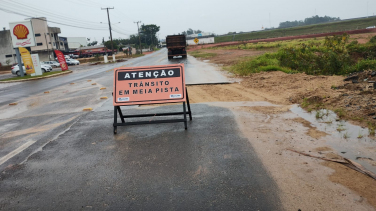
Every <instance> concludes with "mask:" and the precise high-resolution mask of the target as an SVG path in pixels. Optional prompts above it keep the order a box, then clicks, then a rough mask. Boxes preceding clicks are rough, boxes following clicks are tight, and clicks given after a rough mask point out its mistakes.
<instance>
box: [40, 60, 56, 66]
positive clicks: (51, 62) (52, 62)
mask: <svg viewBox="0 0 376 211" xmlns="http://www.w3.org/2000/svg"><path fill="white" fill-rule="evenodd" d="M40 64H45V65H50V66H52V67H60V63H59V62H56V61H45V62H41V63H40Z"/></svg>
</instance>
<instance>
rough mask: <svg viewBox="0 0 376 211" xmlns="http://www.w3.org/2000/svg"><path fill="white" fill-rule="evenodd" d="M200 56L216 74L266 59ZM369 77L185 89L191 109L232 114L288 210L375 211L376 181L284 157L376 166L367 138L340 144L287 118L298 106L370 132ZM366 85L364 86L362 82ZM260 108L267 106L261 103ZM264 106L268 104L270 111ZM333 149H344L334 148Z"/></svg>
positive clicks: (288, 78)
mask: <svg viewBox="0 0 376 211" xmlns="http://www.w3.org/2000/svg"><path fill="white" fill-rule="evenodd" d="M200 51H202V52H204V53H210V54H211V55H215V56H212V57H211V58H205V60H206V62H210V63H214V64H216V65H217V66H227V65H231V64H234V63H235V62H236V61H238V60H239V59H241V58H242V57H249V56H257V55H260V54H263V53H264V52H265V51H256V50H215V49H203V50H200ZM208 60H209V61H208ZM371 74H372V72H363V73H360V74H358V79H357V81H356V82H355V83H353V81H352V80H350V81H344V79H345V77H343V76H312V75H306V74H302V73H300V74H286V73H283V72H278V71H276V72H261V73H256V74H252V75H251V76H249V77H241V78H240V80H239V82H238V83H233V84H222V85H199V86H188V92H189V98H190V101H191V103H208V104H212V105H214V106H223V107H227V108H229V109H231V110H232V111H233V112H234V115H235V117H236V119H237V122H238V125H239V130H240V131H241V132H242V134H244V136H245V137H246V138H247V139H248V140H249V141H250V142H251V144H252V146H253V147H254V148H255V151H256V152H257V154H258V156H259V157H260V158H261V160H262V161H263V163H264V165H265V166H266V168H267V169H268V171H269V172H270V174H271V175H272V177H273V178H274V179H275V181H276V183H277V184H278V186H279V187H280V192H281V194H280V195H281V197H282V201H283V204H284V208H285V210H298V209H301V210H374V209H375V207H376V198H375V197H374V195H375V194H376V188H374V187H376V181H375V180H373V179H371V178H370V177H367V176H365V175H363V174H361V173H359V172H356V171H354V170H352V169H349V168H347V167H345V166H343V165H341V164H337V163H332V162H325V161H322V160H319V159H315V158H310V157H305V156H301V155H299V154H297V153H294V152H291V151H288V150H287V149H289V148H291V149H295V150H297V151H301V152H305V153H308V154H312V155H315V156H318V157H328V158H335V159H336V158H341V157H342V156H347V155H348V154H351V153H355V154H356V153H358V154H359V153H360V155H362V156H364V155H367V156H369V157H371V159H373V160H376V158H375V157H374V156H373V155H374V154H375V153H376V145H375V144H374V143H375V142H374V141H373V140H372V139H371V138H369V137H367V139H364V140H363V139H357V138H356V137H355V138H343V136H342V135H341V136H338V135H337V134H333V132H331V131H323V130H322V129H319V128H316V126H315V125H314V124H313V123H312V122H309V121H307V120H306V119H303V118H302V117H301V116H299V115H296V114H295V113H294V114H292V113H291V112H290V108H291V107H292V106H293V105H294V104H301V106H304V107H305V109H306V110H312V111H314V110H316V109H322V108H328V109H332V110H338V109H339V110H338V113H339V114H340V115H341V118H342V119H345V120H350V122H352V123H356V124H357V125H361V126H368V122H374V121H376V120H374V119H373V117H374V116H373V115H370V111H372V109H373V110H375V109H374V108H375V106H376V102H375V100H376V98H375V92H374V91H373V90H371V89H368V88H367V85H368V81H369V80H373V78H375V80H376V77H372V76H371ZM231 77H235V78H236V76H231ZM365 79H367V80H366V81H364V80H365ZM366 89H367V90H366ZM261 101H264V102H265V103H260V102H261ZM266 102H269V103H272V104H270V105H268V104H267V103H266ZM371 113H372V112H371ZM375 116H376V115H375ZM340 122H341V121H339V122H335V121H334V123H333V124H335V125H334V127H336V124H342V123H340ZM319 124H325V123H322V122H319V121H317V122H316V125H319ZM323 127H326V126H325V125H324V126H323ZM336 132H337V131H336ZM355 135H356V134H355ZM343 142H346V143H350V144H349V146H352V144H351V143H353V144H354V147H353V148H352V147H350V148H347V149H346V150H339V148H341V147H342V145H343V144H341V143H343ZM333 143H334V144H335V145H337V146H341V147H337V148H333V147H332V146H331V144H333ZM341 149H342V148H341ZM343 153H347V154H343ZM357 161H358V160H357ZM370 165H371V166H372V165H374V164H370Z"/></svg>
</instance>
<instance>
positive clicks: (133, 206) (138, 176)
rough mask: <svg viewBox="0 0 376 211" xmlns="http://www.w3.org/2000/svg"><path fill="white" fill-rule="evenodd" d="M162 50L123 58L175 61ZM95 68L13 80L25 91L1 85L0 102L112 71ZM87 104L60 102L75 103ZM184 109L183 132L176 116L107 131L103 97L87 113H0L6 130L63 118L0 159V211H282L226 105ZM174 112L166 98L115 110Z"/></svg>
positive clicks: (105, 78) (108, 113)
mask: <svg viewBox="0 0 376 211" xmlns="http://www.w3.org/2000/svg"><path fill="white" fill-rule="evenodd" d="M166 57H167V56H166V55H165V54H160V55H158V54H154V55H153V54H151V55H148V56H147V57H144V58H137V59H134V60H130V61H128V64H124V65H134V66H142V64H149V65H150V64H159V63H163V62H181V59H176V60H173V61H167V58H166ZM186 62H187V61H186ZM188 63H189V61H188ZM195 65H198V64H195ZM116 66H119V64H117V65H116ZM96 68H97V69H93V70H90V71H82V72H77V73H75V74H70V75H67V76H63V77H59V78H51V79H48V80H49V81H47V82H46V83H45V84H39V85H37V86H33V88H34V89H33V90H31V89H26V87H29V86H30V85H35V84H34V82H31V83H30V82H28V83H22V84H19V85H14V86H12V87H17V86H18V87H23V88H25V89H26V90H25V92H26V93H23V94H20V93H17V92H12V93H13V95H6V96H7V99H5V100H4V99H3V96H4V95H3V92H0V95H1V96H2V98H1V102H2V103H5V102H8V101H12V100H15V99H16V98H17V96H18V97H20V96H23V97H28V96H29V95H33V93H37V92H42V91H44V90H45V89H52V88H56V87H57V88H58V87H59V86H61V85H63V84H66V83H69V82H71V81H76V82H77V83H80V80H81V81H82V80H84V79H85V80H86V79H93V80H94V79H95V80H96V81H97V82H98V83H100V84H101V85H103V86H107V87H112V73H111V72H110V73H104V72H105V70H108V69H110V67H109V65H108V66H106V67H104V66H103V67H100V66H98V67H96ZM112 68H113V67H112ZM190 77H191V76H190ZM188 78H189V77H187V79H188ZM190 80H192V81H194V79H190ZM27 84H29V85H27ZM109 91H110V90H109ZM80 92H82V93H74V92H73V93H71V95H68V94H67V95H68V96H69V97H72V95H79V94H82V95H87V94H88V93H89V92H93V91H92V90H91V89H85V90H81V91H80ZM14 95H16V96H14ZM12 98H14V99H12ZM75 101H77V100H75ZM85 101H87V99H82V101H78V102H74V101H67V102H70V103H72V105H73V102H74V103H78V104H79V103H84V102H85ZM58 106H59V105H57V104H56V103H53V104H47V105H46V106H45V109H46V110H51V109H52V108H54V107H55V108H56V107H57V110H60V109H62V108H63V107H67V106H68V107H69V104H65V105H64V106H61V107H58ZM191 106H192V112H193V121H191V122H189V124H188V130H184V124H183V123H178V124H156V125H141V126H128V127H118V134H117V135H114V134H113V133H112V129H113V127H112V123H113V110H112V108H113V107H112V105H111V99H109V100H107V101H106V102H104V103H102V104H100V105H99V107H97V108H96V109H94V111H93V112H89V113H83V112H76V111H75V112H73V111H72V112H61V113H57V114H51V113H45V114H44V113H43V112H44V111H43V110H40V109H36V110H31V111H30V114H27V112H24V113H20V114H19V115H18V116H16V117H13V118H8V119H7V118H5V119H2V120H0V125H3V126H1V127H0V131H1V132H2V133H4V134H9V131H12V130H16V131H17V130H27V128H31V127H33V126H35V124H36V123H39V124H41V123H44V124H45V125H48V124H52V123H54V122H56V121H60V122H61V124H60V126H59V127H56V128H53V129H50V130H45V131H43V132H42V133H39V134H38V135H35V136H30V138H29V139H27V140H24V141H30V140H33V141H34V142H35V143H34V144H32V145H31V146H30V147H28V148H27V149H25V150H24V151H22V152H21V153H19V154H18V155H17V156H14V157H13V158H11V159H9V160H8V161H7V162H5V163H4V164H3V165H0V168H1V170H2V173H1V175H0V209H1V210H28V209H30V210H38V209H40V210H86V209H87V210H91V209H93V210H124V209H128V210H282V208H281V202H280V200H279V195H278V188H277V186H276V185H275V183H274V181H273V180H272V179H271V178H270V177H269V175H268V173H267V171H266V170H265V168H264V166H263V165H262V163H261V161H260V160H259V158H257V156H256V154H255V152H254V150H253V148H252V146H251V144H250V143H249V141H248V140H247V139H246V138H244V137H242V134H241V133H240V131H239V130H238V128H237V123H236V122H235V119H234V116H233V114H232V112H231V111H230V110H228V109H225V108H221V107H214V106H209V105H206V104H192V105H191ZM180 110H181V105H170V106H162V107H150V108H145V107H143V108H142V109H141V108H136V107H129V108H126V107H125V108H124V110H123V112H124V113H125V114H135V113H145V112H147V113H163V112H174V111H180ZM38 114H39V115H38ZM23 117H27V118H23ZM159 118H160V119H164V117H159ZM144 120H150V118H145V119H144ZM131 121H134V120H131ZM20 122H22V123H20ZM4 125H5V127H4ZM21 137H22V136H21V135H18V136H10V135H8V137H7V138H4V137H2V136H0V150H1V151H0V152H1V153H0V157H3V156H4V155H5V154H7V152H10V151H11V149H10V150H8V151H7V150H6V149H5V148H6V146H12V143H13V144H14V146H16V145H15V143H17V142H19V140H21ZM22 143H24V142H22ZM22 143H19V144H18V145H20V144H22ZM18 145H17V146H18Z"/></svg>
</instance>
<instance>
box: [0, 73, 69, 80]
mask: <svg viewBox="0 0 376 211" xmlns="http://www.w3.org/2000/svg"><path fill="white" fill-rule="evenodd" d="M62 72H63V71H53V72H46V73H43V75H38V76H31V75H26V76H24V77H13V78H7V79H3V80H1V81H17V80H22V79H29V78H43V77H46V76H49V75H54V74H58V73H62ZM64 72H65V71H64Z"/></svg>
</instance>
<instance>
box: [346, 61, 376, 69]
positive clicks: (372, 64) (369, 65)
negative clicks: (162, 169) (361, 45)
mask: <svg viewBox="0 0 376 211" xmlns="http://www.w3.org/2000/svg"><path fill="white" fill-rule="evenodd" d="M369 69H371V70H376V60H370V59H364V60H360V61H359V62H358V63H357V64H355V65H354V66H353V68H352V72H358V71H363V70H369Z"/></svg>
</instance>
